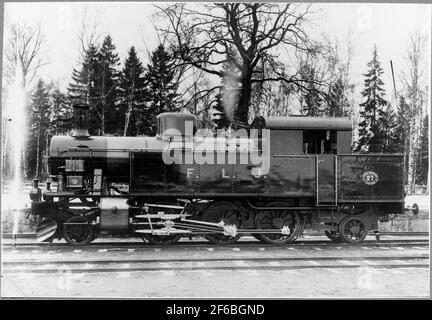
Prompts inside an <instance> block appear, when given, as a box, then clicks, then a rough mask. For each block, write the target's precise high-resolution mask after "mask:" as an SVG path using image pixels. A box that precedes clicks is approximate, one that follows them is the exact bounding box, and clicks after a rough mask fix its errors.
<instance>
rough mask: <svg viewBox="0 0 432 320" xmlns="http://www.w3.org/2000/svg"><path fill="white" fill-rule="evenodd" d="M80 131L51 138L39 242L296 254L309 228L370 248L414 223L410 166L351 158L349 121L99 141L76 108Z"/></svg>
mask: <svg viewBox="0 0 432 320" xmlns="http://www.w3.org/2000/svg"><path fill="white" fill-rule="evenodd" d="M74 122H75V129H74V133H73V134H72V135H71V136H54V137H52V139H51V142H50V147H49V155H48V158H47V159H48V168H49V169H48V170H49V174H50V177H49V179H48V180H47V181H46V188H45V190H43V191H42V190H41V189H40V188H39V182H38V181H37V180H35V181H34V185H33V188H32V191H31V194H30V197H31V200H32V206H31V215H32V216H33V217H37V218H38V219H39V221H38V224H37V228H36V230H37V234H38V240H39V241H50V240H52V239H55V238H58V239H61V238H64V239H65V240H66V242H67V243H69V244H71V245H76V246H80V245H87V244H89V243H90V242H91V241H93V240H94V239H96V238H97V237H98V236H99V235H103V234H105V235H108V234H109V235H129V236H135V237H136V236H139V237H141V238H142V239H143V240H144V241H146V242H149V243H152V244H168V243H174V242H176V241H178V240H179V239H180V238H181V237H189V238H192V237H194V236H203V237H205V238H206V239H208V240H209V241H210V242H212V243H217V244H230V243H234V242H236V241H237V240H238V239H239V238H240V237H241V236H243V235H252V236H254V237H256V238H257V239H259V240H261V241H262V242H265V243H270V244H287V243H290V242H293V241H295V240H296V239H297V238H299V237H300V236H301V235H302V233H303V231H304V230H305V228H308V229H313V230H318V231H323V232H324V233H325V234H326V235H327V237H329V238H330V239H331V240H332V241H335V242H342V241H344V242H347V243H359V242H362V241H363V240H364V239H365V237H366V235H367V234H368V232H370V231H375V232H378V221H380V220H381V221H383V220H385V219H386V217H388V216H389V215H390V214H402V213H404V185H403V181H404V179H403V176H404V165H403V163H404V158H403V155H400V154H352V153H351V152H350V146H351V137H352V127H351V122H350V121H349V119H346V118H310V117H303V116H290V117H275V118H264V117H257V118H256V119H255V120H254V121H253V122H252V124H251V125H250V126H249V127H248V128H246V129H243V130H239V131H237V132H233V131H225V132H222V133H221V134H218V135H215V134H214V133H212V132H208V131H207V132H201V134H198V133H199V132H200V130H199V129H198V128H197V119H196V117H195V116H193V115H190V114H182V113H163V114H160V115H159V116H158V117H157V134H156V136H154V137H148V136H143V137H118V136H91V135H90V134H89V131H88V125H89V107H88V106H87V105H83V104H76V105H74ZM201 131H202V130H201ZM240 131H241V132H240ZM239 132H240V133H241V134H240V133H239ZM377 234H378V233H377Z"/></svg>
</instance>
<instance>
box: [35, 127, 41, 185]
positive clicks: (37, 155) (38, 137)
mask: <svg viewBox="0 0 432 320" xmlns="http://www.w3.org/2000/svg"><path fill="white" fill-rule="evenodd" d="M40 131H41V128H40V126H39V130H38V134H37V140H36V141H37V144H36V170H35V177H36V178H39V161H40V160H39V159H40V136H41V134H40Z"/></svg>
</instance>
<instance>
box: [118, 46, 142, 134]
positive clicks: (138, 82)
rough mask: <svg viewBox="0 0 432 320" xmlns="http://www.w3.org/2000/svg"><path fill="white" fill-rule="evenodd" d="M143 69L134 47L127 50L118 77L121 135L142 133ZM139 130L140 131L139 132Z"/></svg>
mask: <svg viewBox="0 0 432 320" xmlns="http://www.w3.org/2000/svg"><path fill="white" fill-rule="evenodd" d="M143 72H144V67H143V65H142V63H141V61H140V60H139V58H138V57H137V54H136V51H135V48H134V47H131V48H130V49H129V53H128V57H127V58H126V60H125V64H124V68H123V70H122V73H121V77H120V85H119V90H120V100H121V114H122V118H123V119H122V120H123V121H122V122H123V123H124V128H123V135H124V136H126V135H137V134H139V133H140V131H142V128H140V126H141V122H142V118H143V116H144V114H143V113H144V112H145V110H144V106H145V104H144V100H143V99H144V79H143V78H142V77H141V74H142V73H143ZM140 129H141V130H140Z"/></svg>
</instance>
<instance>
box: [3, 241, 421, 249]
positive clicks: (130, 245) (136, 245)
mask: <svg viewBox="0 0 432 320" xmlns="http://www.w3.org/2000/svg"><path fill="white" fill-rule="evenodd" d="M393 245H399V246H413V245H420V246H427V245H429V239H381V240H380V241H376V240H366V241H364V242H362V243H360V244H347V243H333V242H331V241H329V240H302V239H300V240H297V241H295V242H293V243H290V244H287V245H283V246H276V245H269V244H263V243H260V242H258V241H250V240H243V241H239V242H237V243H235V244H229V245H217V244H211V243H209V242H208V241H202V240H193V241H188V240H184V241H180V242H178V243H175V244H169V245H151V244H147V243H144V242H143V241H141V242H137V241H131V242H126V241H106V242H95V243H90V244H89V245H87V246H85V247H79V248H80V249H84V250H91V249H103V248H112V247H119V248H125V249H146V248H170V249H181V250H182V249H184V248H187V247H191V248H198V247H213V248H232V247H237V246H239V247H242V248H246V247H252V248H253V247H257V246H264V247H266V248H272V247H276V248H280V247H310V246H323V247H330V246H343V247H356V246H370V247H380V246H393ZM2 246H3V249H14V248H20V249H25V248H28V249H33V248H46V249H48V248H49V249H55V248H61V249H62V250H75V249H77V248H78V247H73V246H70V245H68V244H67V243H64V242H59V243H57V242H54V243H52V244H49V243H46V242H44V243H36V242H25V243H16V244H15V245H13V243H11V242H9V243H3V244H2Z"/></svg>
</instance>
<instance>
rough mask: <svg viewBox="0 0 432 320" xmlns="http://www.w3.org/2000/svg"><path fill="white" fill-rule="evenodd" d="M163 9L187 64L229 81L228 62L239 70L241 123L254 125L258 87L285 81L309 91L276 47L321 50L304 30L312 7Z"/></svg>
mask: <svg viewBox="0 0 432 320" xmlns="http://www.w3.org/2000/svg"><path fill="white" fill-rule="evenodd" d="M158 8H159V10H160V12H161V15H162V16H163V17H165V18H166V19H167V21H168V26H167V27H165V28H160V29H159V30H160V31H162V32H163V34H164V35H166V36H167V37H170V39H171V40H172V41H173V42H174V43H175V44H176V46H177V53H178V54H179V57H180V58H181V60H182V61H183V63H184V64H188V65H192V66H194V67H195V68H198V69H201V70H203V71H205V72H206V73H207V74H210V75H215V76H219V77H223V70H222V66H223V65H224V64H225V63H230V64H232V65H234V66H235V68H236V71H235V74H233V75H232V78H235V79H236V80H237V81H238V82H239V84H240V90H239V97H238V103H237V104H236V105H235V106H233V108H234V109H235V113H234V118H235V120H237V121H240V122H243V123H247V122H248V116H249V106H250V100H251V97H252V86H253V85H254V84H256V83H264V82H269V81H283V82H286V83H293V84H295V85H296V86H298V87H301V88H303V89H307V88H306V87H305V86H304V82H303V81H302V79H300V78H299V77H298V75H297V74H292V73H289V72H286V70H285V65H284V64H280V63H277V62H278V61H279V52H277V50H276V49H283V50H285V51H287V50H290V49H291V50H296V51H307V52H316V51H317V46H316V44H315V43H313V42H312V41H311V40H310V39H309V37H308V36H307V34H306V32H305V31H304V25H305V23H306V22H307V17H308V15H309V13H310V6H307V5H306V6H305V5H294V4H285V5H279V4H269V3H216V4H200V5H197V4H193V5H188V4H183V3H177V4H173V5H169V6H167V7H158ZM279 51H281V50H279ZM262 63H264V64H266V65H267V66H269V67H270V68H271V70H272V76H267V75H266V74H263V69H262V68H261V67H260V65H261V64H262ZM211 91H213V90H207V91H206V92H204V93H203V95H205V94H209V93H210V92H211Z"/></svg>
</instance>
